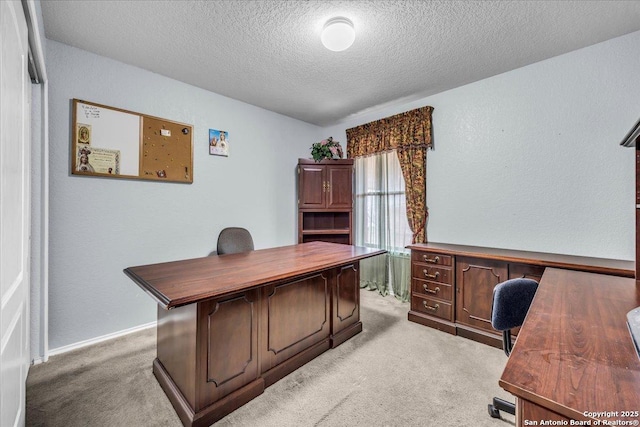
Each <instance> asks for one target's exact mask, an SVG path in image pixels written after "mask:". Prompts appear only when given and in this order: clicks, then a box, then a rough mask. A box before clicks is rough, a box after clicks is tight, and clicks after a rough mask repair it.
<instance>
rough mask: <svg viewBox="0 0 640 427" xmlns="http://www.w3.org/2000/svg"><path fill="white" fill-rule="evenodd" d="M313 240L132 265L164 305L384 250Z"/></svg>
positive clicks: (140, 282)
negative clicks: (247, 250)
mask: <svg viewBox="0 0 640 427" xmlns="http://www.w3.org/2000/svg"><path fill="white" fill-rule="evenodd" d="M385 252H386V251H384V250H377V249H370V248H364V247H359V246H350V245H341V244H337V243H327V242H310V243H303V244H299V245H293V246H282V247H279V248H270V249H261V250H257V251H250V252H243V253H238V254H228V255H218V256H209V257H204V258H195V259H187V260H182V261H173V262H165V263H161V264H150V265H143V266H137V267H129V268H126V269H125V270H124V272H125V274H126V275H127V276H129V277H130V278H131V279H132V280H133V281H134V282H135V283H136V284H138V286H140V287H141V288H142V289H143V290H145V291H146V292H147V293H149V294H150V295H151V296H152V297H153V298H154V299H155V300H156V301H158V303H159V304H161V305H162V306H164V307H165V308H173V307H178V306H181V305H186V304H191V303H196V302H200V301H204V300H206V299H210V298H216V297H220V296H224V295H228V294H231V293H234V292H240V291H243V290H246V289H250V288H254V287H258V286H262V285H266V284H269V283H273V282H277V281H281V280H285V279H289V278H293V277H298V276H302V275H305V274H308V273H312V272H314V271H320V270H325V269H328V268H333V267H337V266H340V265H344V264H348V263H350V262H354V261H357V260H360V259H363V258H368V257H371V256H374V255H380V254H383V253H385Z"/></svg>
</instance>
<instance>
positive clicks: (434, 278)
mask: <svg viewBox="0 0 640 427" xmlns="http://www.w3.org/2000/svg"><path fill="white" fill-rule="evenodd" d="M411 275H412V276H413V277H415V278H416V279H422V280H429V281H431V282H439V283H446V284H448V285H452V284H453V270H451V269H450V268H444V267H433V266H432V265H429V264H422V263H418V262H415V263H413V264H412V265H411Z"/></svg>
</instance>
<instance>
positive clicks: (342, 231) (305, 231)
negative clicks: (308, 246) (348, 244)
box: [302, 228, 349, 235]
mask: <svg viewBox="0 0 640 427" xmlns="http://www.w3.org/2000/svg"><path fill="white" fill-rule="evenodd" d="M302 234H303V235H314V234H349V229H348V228H345V229H340V230H332V229H328V230H302Z"/></svg>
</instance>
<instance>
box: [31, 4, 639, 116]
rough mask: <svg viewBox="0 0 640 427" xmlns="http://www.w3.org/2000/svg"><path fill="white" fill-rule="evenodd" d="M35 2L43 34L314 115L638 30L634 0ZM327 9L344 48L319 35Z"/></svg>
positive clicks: (359, 109)
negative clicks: (342, 26)
mask: <svg viewBox="0 0 640 427" xmlns="http://www.w3.org/2000/svg"><path fill="white" fill-rule="evenodd" d="M41 4H42V11H43V17H44V26H45V33H46V37H47V38H49V39H52V40H56V41H59V42H62V43H65V44H68V45H71V46H76V47H78V48H81V49H84V50H88V51H91V52H95V53H97V54H99V55H102V56H106V57H109V58H113V59H116V60H119V61H122V62H125V63H127V64H131V65H135V66H138V67H141V68H144V69H147V70H150V71H153V72H156V73H159V74H162V75H165V76H168V77H172V78H174V79H176V80H180V81H183V82H186V83H190V84H192V85H195V86H198V87H201V88H204V89H207V90H210V91H212V92H216V93H219V94H222V95H225V96H228V97H230V98H234V99H238V100H241V101H244V102H247V103H249V104H253V105H257V106H260V107H263V108H266V109H269V110H272V111H275V112H278V113H281V114H284V115H287V116H290V117H294V118H297V119H300V120H303V121H306V122H309V123H314V124H317V125H329V124H333V123H336V122H337V121H339V120H340V119H345V118H348V117H350V116H353V115H357V114H360V113H363V112H365V111H366V112H368V111H373V110H375V109H376V108H379V107H382V106H384V105H388V104H390V103H393V102H397V101H400V100H402V101H410V100H414V99H418V98H422V97H425V96H428V95H432V94H435V93H438V92H442V91H444V90H447V89H451V88H454V87H457V86H461V85H463V84H467V83H471V82H474V81H477V80H480V79H483V78H486V77H489V76H493V75H496V74H499V73H503V72H506V71H509V70H513V69H515V68H518V67H522V66H524V65H527V64H531V63H534V62H537V61H540V60H543V59H546V58H550V57H553V56H556V55H560V54H562V53H566V52H569V51H572V50H575V49H579V48H582V47H585V46H589V45H592V44H595V43H598V42H601V41H604V40H608V39H611V38H614V37H617V36H621V35H623V34H627V33H630V32H633V31H637V30H640V1H313V0H310V1H206V2H205V1H188V0H182V1H168V0H163V1H106V0H101V1H77V0H72V1H59V0H55V1H53V0H43V1H42V3H41ZM335 16H345V17H347V18H349V19H351V20H352V21H353V23H354V26H355V28H356V32H357V35H356V41H355V43H354V44H353V46H352V47H351V48H350V49H348V50H346V51H344V52H331V51H329V50H327V49H325V48H324V47H323V46H322V44H321V43H320V31H321V30H322V26H323V25H324V22H325V21H326V20H327V19H329V18H332V17H335ZM639 54H640V53H639Z"/></svg>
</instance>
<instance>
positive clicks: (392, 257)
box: [355, 151, 412, 301]
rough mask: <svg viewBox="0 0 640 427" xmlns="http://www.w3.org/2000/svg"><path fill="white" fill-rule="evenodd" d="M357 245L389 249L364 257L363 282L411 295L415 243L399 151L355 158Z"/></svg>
mask: <svg viewBox="0 0 640 427" xmlns="http://www.w3.org/2000/svg"><path fill="white" fill-rule="evenodd" d="M355 171H356V206H355V212H356V215H355V217H356V220H355V222H356V225H355V240H356V245H357V246H366V247H371V248H380V249H386V250H387V251H388V253H387V254H385V255H381V256H377V257H374V258H369V259H366V260H363V261H360V286H361V287H363V288H364V287H366V288H368V289H371V290H374V289H375V290H378V292H380V293H381V294H382V295H388V294H391V295H395V296H396V298H399V299H400V300H402V301H408V300H409V295H410V289H409V287H410V281H409V277H410V268H411V263H410V260H409V258H410V255H409V250H408V249H405V246H406V245H408V244H410V243H411V237H412V233H411V229H410V228H409V223H408V222H407V214H406V199H405V185H404V178H403V177H402V170H401V169H400V163H399V161H398V156H397V155H396V152H395V151H390V152H386V153H380V154H374V155H371V156H366V157H357V158H356V159H355Z"/></svg>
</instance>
